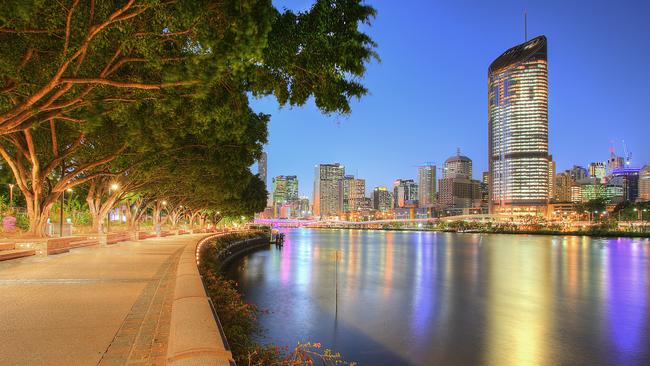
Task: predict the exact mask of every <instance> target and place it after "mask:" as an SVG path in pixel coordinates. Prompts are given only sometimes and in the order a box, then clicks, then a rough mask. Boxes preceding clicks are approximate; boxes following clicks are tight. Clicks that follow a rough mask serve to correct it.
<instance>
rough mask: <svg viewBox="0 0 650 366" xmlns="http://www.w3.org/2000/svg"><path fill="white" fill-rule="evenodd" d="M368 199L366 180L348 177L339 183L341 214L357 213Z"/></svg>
mask: <svg viewBox="0 0 650 366" xmlns="http://www.w3.org/2000/svg"><path fill="white" fill-rule="evenodd" d="M364 198H366V181H365V179H358V178H355V177H354V176H353V175H346V176H344V177H343V179H341V181H340V182H339V200H340V202H339V207H340V208H341V212H350V211H357V210H358V209H359V207H360V205H361V203H362V201H363V199H364Z"/></svg>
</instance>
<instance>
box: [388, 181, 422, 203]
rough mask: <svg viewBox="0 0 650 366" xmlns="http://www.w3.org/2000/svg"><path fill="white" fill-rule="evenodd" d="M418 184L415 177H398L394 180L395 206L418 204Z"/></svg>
mask: <svg viewBox="0 0 650 366" xmlns="http://www.w3.org/2000/svg"><path fill="white" fill-rule="evenodd" d="M417 200H418V185H417V184H416V183H415V182H414V181H413V179H397V180H395V182H393V205H394V206H393V207H395V208H398V207H407V206H417Z"/></svg>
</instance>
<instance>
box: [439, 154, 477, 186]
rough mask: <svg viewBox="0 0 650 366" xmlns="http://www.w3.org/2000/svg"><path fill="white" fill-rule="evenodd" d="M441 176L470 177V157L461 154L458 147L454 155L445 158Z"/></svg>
mask: <svg viewBox="0 0 650 366" xmlns="http://www.w3.org/2000/svg"><path fill="white" fill-rule="evenodd" d="M442 177H443V178H455V177H461V178H468V179H472V159H470V158H468V157H467V156H463V155H461V154H460V149H458V151H456V155H454V156H452V157H450V158H449V159H447V160H445V165H444V167H443V169H442Z"/></svg>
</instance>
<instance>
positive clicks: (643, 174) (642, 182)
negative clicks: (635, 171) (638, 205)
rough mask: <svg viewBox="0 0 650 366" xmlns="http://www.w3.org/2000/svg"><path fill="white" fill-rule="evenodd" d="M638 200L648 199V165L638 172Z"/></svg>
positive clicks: (649, 182) (649, 172)
mask: <svg viewBox="0 0 650 366" xmlns="http://www.w3.org/2000/svg"><path fill="white" fill-rule="evenodd" d="M639 201H650V165H646V166H644V167H643V168H642V169H641V171H640V172H639Z"/></svg>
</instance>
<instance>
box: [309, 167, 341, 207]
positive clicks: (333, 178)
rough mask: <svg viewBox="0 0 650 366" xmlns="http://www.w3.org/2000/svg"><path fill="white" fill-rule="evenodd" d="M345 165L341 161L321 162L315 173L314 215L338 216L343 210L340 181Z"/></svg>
mask: <svg viewBox="0 0 650 366" xmlns="http://www.w3.org/2000/svg"><path fill="white" fill-rule="evenodd" d="M344 176H345V167H344V166H343V165H341V164H339V163H334V164H319V165H316V167H315V174H314V209H313V211H314V216H319V217H324V216H336V215H338V214H339V212H340V211H341V207H340V195H339V182H340V181H341V180H342V179H343V177H344Z"/></svg>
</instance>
